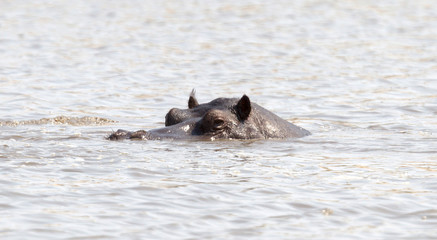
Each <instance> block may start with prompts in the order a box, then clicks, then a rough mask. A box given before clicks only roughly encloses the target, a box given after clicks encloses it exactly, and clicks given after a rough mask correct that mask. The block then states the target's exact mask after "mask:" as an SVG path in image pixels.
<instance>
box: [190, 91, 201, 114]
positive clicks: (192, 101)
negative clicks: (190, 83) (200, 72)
mask: <svg viewBox="0 0 437 240" xmlns="http://www.w3.org/2000/svg"><path fill="white" fill-rule="evenodd" d="M197 106H199V103H198V102H197V99H196V90H195V89H194V88H193V90H192V91H191V94H190V98H189V99H188V108H189V109H192V108H195V107H197Z"/></svg>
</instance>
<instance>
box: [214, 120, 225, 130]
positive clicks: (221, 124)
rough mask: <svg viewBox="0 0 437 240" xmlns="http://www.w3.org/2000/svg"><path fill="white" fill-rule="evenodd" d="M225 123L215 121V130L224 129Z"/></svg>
mask: <svg viewBox="0 0 437 240" xmlns="http://www.w3.org/2000/svg"><path fill="white" fill-rule="evenodd" d="M224 123H225V121H223V120H222V119H215V120H214V125H213V128H214V130H218V129H222V128H223V125H224Z"/></svg>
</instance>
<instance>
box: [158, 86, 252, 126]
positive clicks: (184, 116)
mask: <svg viewBox="0 0 437 240" xmlns="http://www.w3.org/2000/svg"><path fill="white" fill-rule="evenodd" d="M237 100H238V99H237V98H217V99H215V100H213V101H211V102H209V103H204V104H199V103H198V101H197V99H196V96H195V90H194V89H193V90H192V91H191V94H190V97H189V99H188V109H179V108H172V109H170V111H168V113H167V114H166V115H165V126H171V125H174V124H178V123H181V122H184V121H186V120H188V119H192V118H198V117H202V116H203V115H204V114H205V113H206V112H208V111H210V110H212V109H217V110H232V109H233V108H234V107H235V105H236V103H237ZM249 106H250V101H249Z"/></svg>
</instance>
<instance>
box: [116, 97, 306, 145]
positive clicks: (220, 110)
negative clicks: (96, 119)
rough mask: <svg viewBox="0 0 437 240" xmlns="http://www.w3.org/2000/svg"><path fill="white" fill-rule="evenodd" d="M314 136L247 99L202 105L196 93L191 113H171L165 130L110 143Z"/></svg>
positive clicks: (121, 134)
mask: <svg viewBox="0 0 437 240" xmlns="http://www.w3.org/2000/svg"><path fill="white" fill-rule="evenodd" d="M310 134H311V133H310V132H309V131H307V130H305V129H303V128H301V127H298V126H296V125H294V124H292V123H290V122H288V121H286V120H284V119H282V118H280V117H278V116H277V115H275V114H274V113H272V112H270V111H268V110H266V109H265V108H263V107H261V106H259V105H258V104H256V103H252V102H251V101H250V99H249V97H248V96H246V95H243V96H242V97H241V98H217V99H215V100H212V101H211V102H209V103H204V104H199V103H198V101H197V99H196V97H195V94H194V91H193V92H192V93H191V95H190V97H189V100H188V109H177V108H173V109H171V110H170V111H169V112H168V113H167V115H166V116H165V127H163V128H158V129H152V130H148V131H144V130H139V131H135V132H130V131H126V130H122V129H119V130H117V131H116V132H114V133H112V134H111V135H110V136H109V137H108V139H110V140H121V139H142V140H157V139H199V140H208V139H210V140H214V139H274V138H298V137H304V136H307V135H310Z"/></svg>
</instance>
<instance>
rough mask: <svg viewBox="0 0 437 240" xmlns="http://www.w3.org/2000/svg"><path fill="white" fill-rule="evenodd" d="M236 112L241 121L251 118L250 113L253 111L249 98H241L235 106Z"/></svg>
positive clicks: (244, 96)
mask: <svg viewBox="0 0 437 240" xmlns="http://www.w3.org/2000/svg"><path fill="white" fill-rule="evenodd" d="M235 110H236V112H237V116H238V118H239V119H240V121H244V120H246V119H247V118H248V117H249V114H250V111H251V110H252V107H251V105H250V99H249V97H247V96H246V95H243V97H241V99H240V100H239V101H238V103H237V105H236V106H235Z"/></svg>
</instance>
